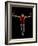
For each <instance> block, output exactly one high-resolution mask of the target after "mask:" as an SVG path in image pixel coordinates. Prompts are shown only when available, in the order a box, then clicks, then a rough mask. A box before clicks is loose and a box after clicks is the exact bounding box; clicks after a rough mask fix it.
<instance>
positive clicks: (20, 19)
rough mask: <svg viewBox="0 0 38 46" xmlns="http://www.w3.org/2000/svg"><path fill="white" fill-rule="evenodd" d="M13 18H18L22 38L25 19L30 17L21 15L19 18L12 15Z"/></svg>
mask: <svg viewBox="0 0 38 46" xmlns="http://www.w3.org/2000/svg"><path fill="white" fill-rule="evenodd" d="M12 16H13V17H18V18H19V22H20V28H21V35H22V36H24V32H25V19H26V18H29V17H31V16H24V14H21V16H17V15H12Z"/></svg>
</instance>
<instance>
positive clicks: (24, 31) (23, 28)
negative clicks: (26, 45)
mask: <svg viewBox="0 0 38 46" xmlns="http://www.w3.org/2000/svg"><path fill="white" fill-rule="evenodd" d="M24 32H25V24H23V31H22V36H24Z"/></svg>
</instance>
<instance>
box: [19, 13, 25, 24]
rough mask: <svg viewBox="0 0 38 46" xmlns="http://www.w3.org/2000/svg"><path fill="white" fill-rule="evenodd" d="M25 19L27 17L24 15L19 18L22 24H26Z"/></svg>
mask: <svg viewBox="0 0 38 46" xmlns="http://www.w3.org/2000/svg"><path fill="white" fill-rule="evenodd" d="M24 17H25V16H24V14H22V15H21V16H20V17H19V18H20V23H21V24H24V20H25V19H24Z"/></svg>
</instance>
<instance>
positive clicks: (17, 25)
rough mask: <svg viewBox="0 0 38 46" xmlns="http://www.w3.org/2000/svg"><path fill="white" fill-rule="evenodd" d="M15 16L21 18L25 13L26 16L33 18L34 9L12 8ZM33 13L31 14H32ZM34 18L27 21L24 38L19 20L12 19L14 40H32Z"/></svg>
mask: <svg viewBox="0 0 38 46" xmlns="http://www.w3.org/2000/svg"><path fill="white" fill-rule="evenodd" d="M11 13H14V14H13V15H17V16H21V14H22V13H23V14H24V15H26V16H32V8H20V7H12V12H11ZM30 13H31V14H30ZM32 23H33V22H32V17H30V18H26V19H25V33H24V36H22V35H21V28H20V22H19V18H17V17H12V38H14V39H15V38H32V37H33V30H32V28H33V27H32Z"/></svg>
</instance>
